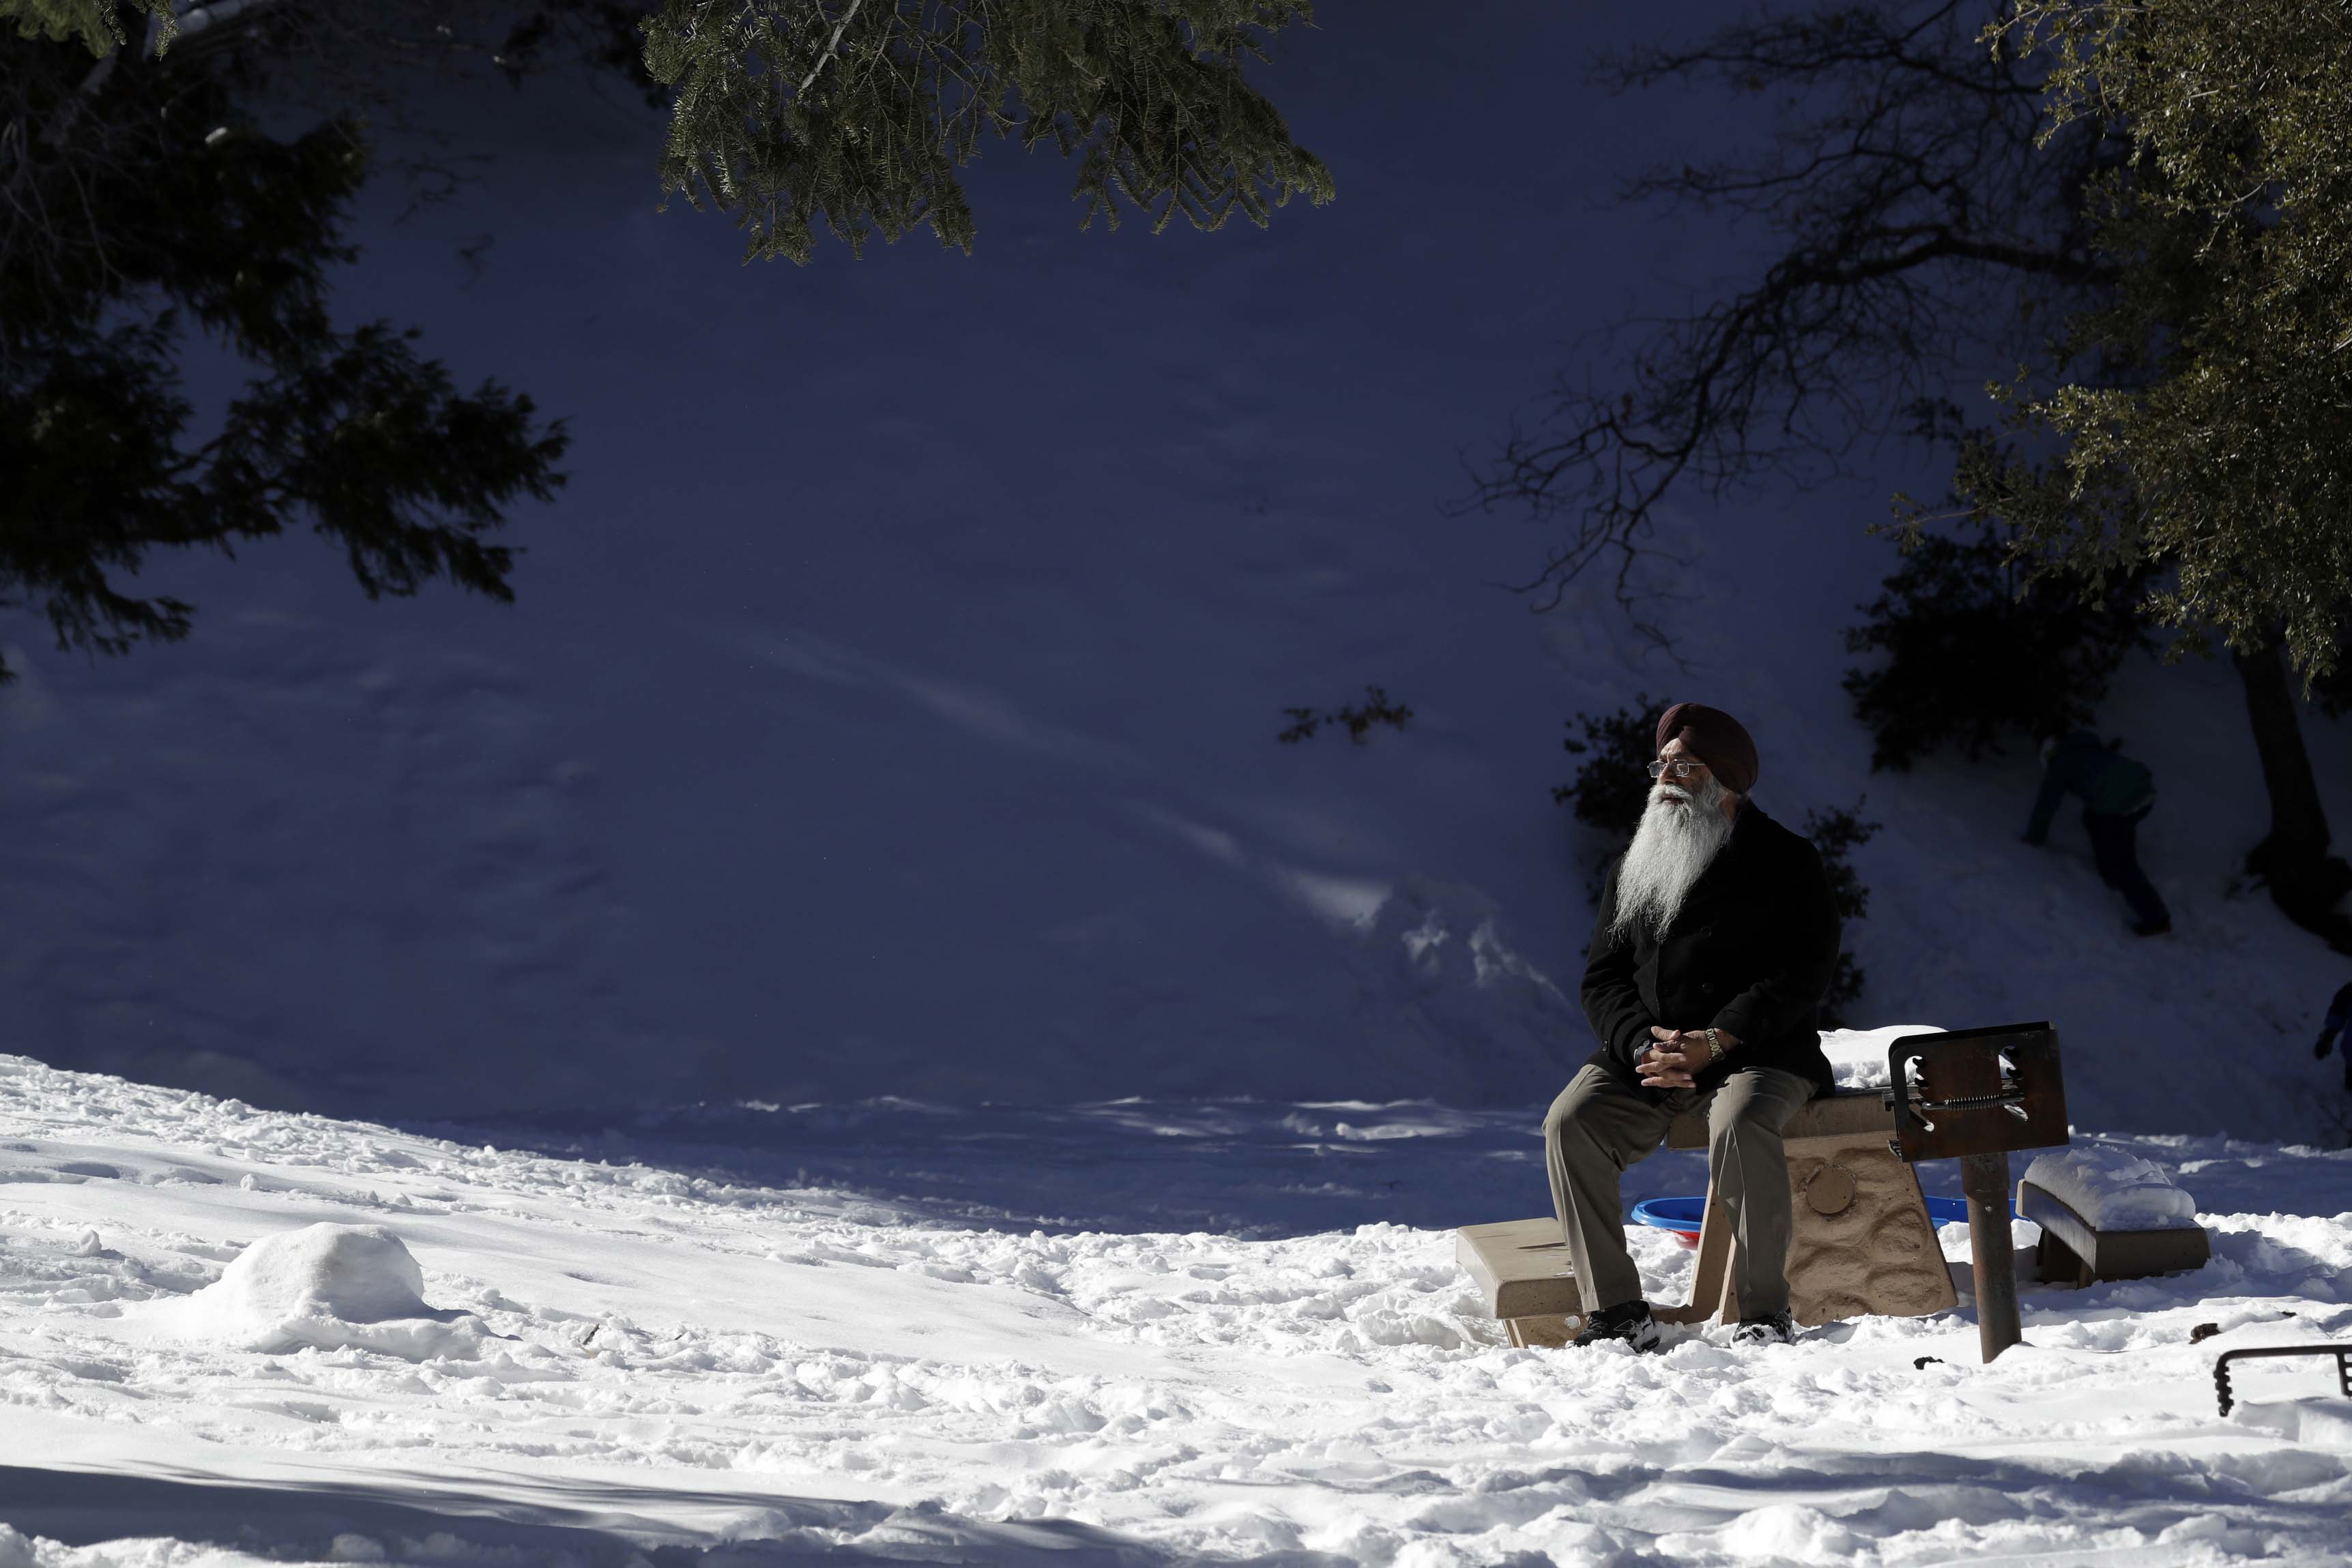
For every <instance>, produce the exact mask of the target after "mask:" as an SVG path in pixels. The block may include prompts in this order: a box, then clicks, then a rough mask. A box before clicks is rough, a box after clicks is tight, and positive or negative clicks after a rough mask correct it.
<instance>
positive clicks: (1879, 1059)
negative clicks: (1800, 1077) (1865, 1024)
mask: <svg viewBox="0 0 2352 1568" xmlns="http://www.w3.org/2000/svg"><path fill="white" fill-rule="evenodd" d="M1943 1032H1944V1031H1943V1030H1942V1029H1940V1028H1938V1027H1937V1026H1935V1025H1933V1024H1889V1025H1887V1026H1885V1027H1884V1028H1879V1029H1823V1030H1822V1055H1823V1056H1826V1057H1827V1058H1830V1070H1831V1071H1832V1072H1833V1073H1835V1074H1836V1075H1837V1086H1838V1087H1839V1088H1840V1089H1885V1087H1886V1081H1887V1080H1886V1050H1887V1047H1890V1046H1892V1045H1893V1044H1894V1043H1895V1041H1897V1040H1900V1039H1903V1038H1906V1037H1909V1036H1912V1035H1940V1034H1942V1033H1943Z"/></svg>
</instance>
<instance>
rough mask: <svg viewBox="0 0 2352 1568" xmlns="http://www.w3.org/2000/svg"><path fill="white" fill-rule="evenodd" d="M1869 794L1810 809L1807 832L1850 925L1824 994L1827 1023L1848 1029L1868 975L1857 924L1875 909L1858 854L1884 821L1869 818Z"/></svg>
mask: <svg viewBox="0 0 2352 1568" xmlns="http://www.w3.org/2000/svg"><path fill="white" fill-rule="evenodd" d="M1868 804H1869V801H1868V797H1867V796H1864V797H1862V798H1858V799H1856V800H1855V801H1854V803H1853V805H1850V806H1835V807H1832V808H1831V809H1830V810H1827V811H1822V810H1820V809H1818V808H1816V809H1814V810H1811V811H1808V812H1807V813H1805V827H1804V832H1805V837H1807V838H1810V839H1811V840H1812V841H1813V847H1814V848H1815V849H1818V850H1819V851H1821V856H1822V874H1823V875H1824V876H1826V877H1827V878H1828V879H1829V884H1830V904H1831V907H1832V908H1833V909H1835V910H1837V915H1838V919H1839V920H1840V921H1843V922H1844V923H1845V925H1846V927H1847V931H1846V938H1847V940H1846V941H1844V942H1841V943H1840V944H1839V947H1838V961H1837V968H1836V970H1835V971H1834V972H1832V974H1831V975H1830V987H1829V990H1828V992H1827V993H1826V994H1824V995H1823V996H1822V1028H1824V1029H1843V1028H1845V1027H1847V1026H1848V1023H1849V1014H1848V1011H1847V1010H1848V1009H1849V1008H1851V1007H1852V1006H1853V1005H1854V1004H1855V1003H1856V1002H1858V1001H1860V1000H1861V999H1862V988H1863V986H1864V983H1865V981H1866V979H1867V976H1865V975H1864V973H1863V968H1862V965H1861V963H1859V962H1857V961H1856V960H1855V958H1854V956H1853V947H1852V945H1851V938H1852V936H1853V929H1852V928H1853V923H1854V922H1855V921H1859V920H1861V919H1863V918H1864V916H1866V915H1868V914H1869V913H1870V889H1869V888H1868V887H1866V886H1865V885H1864V883H1863V880H1862V877H1861V874H1860V873H1858V872H1857V871H1855V870H1854V868H1853V852H1854V851H1855V850H1856V849H1859V848H1861V847H1863V846H1864V845H1865V844H1867V843H1869V842H1870V841H1871V840H1872V839H1873V838H1874V837H1877V836H1878V830H1879V828H1880V827H1881V826H1884V825H1883V824H1881V823H1876V822H1864V820H1863V818H1862V810H1863V807H1864V805H1868Z"/></svg>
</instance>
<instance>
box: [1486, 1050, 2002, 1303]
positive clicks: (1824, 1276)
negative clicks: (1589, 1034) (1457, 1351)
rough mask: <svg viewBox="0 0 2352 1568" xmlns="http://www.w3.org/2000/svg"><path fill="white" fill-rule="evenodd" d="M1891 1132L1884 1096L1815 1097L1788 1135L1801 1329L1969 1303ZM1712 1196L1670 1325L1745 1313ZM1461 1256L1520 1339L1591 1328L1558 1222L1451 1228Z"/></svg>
mask: <svg viewBox="0 0 2352 1568" xmlns="http://www.w3.org/2000/svg"><path fill="white" fill-rule="evenodd" d="M1894 1132H1895V1114H1894V1112H1893V1111H1891V1110H1888V1109H1887V1108H1886V1105H1885V1101H1884V1100H1882V1099H1881V1098H1880V1091H1879V1090H1877V1089H1843V1090H1840V1091H1838V1092H1837V1093H1834V1094H1829V1095H1823V1096H1822V1097H1820V1098H1818V1099H1815V1100H1810V1101H1808V1102H1807V1103H1806V1104H1805V1105H1803V1106H1801V1107H1800V1108H1799V1109H1798V1110H1797V1113H1796V1114H1795V1115H1794V1116H1792V1117H1790V1119H1789V1124H1788V1126H1787V1127H1785V1128H1783V1129H1782V1130H1781V1134H1780V1136H1781V1139H1782V1141H1783V1142H1785V1143H1786V1144H1787V1146H1788V1162H1789V1187H1790V1194H1791V1196H1792V1198H1793V1200H1794V1205H1795V1210H1796V1223H1795V1224H1794V1226H1792V1227H1791V1229H1790V1238H1789V1259H1788V1268H1789V1292H1790V1300H1789V1308H1790V1315H1791V1316H1793V1317H1794V1318H1795V1319H1796V1320H1797V1321H1799V1322H1801V1323H1803V1324H1806V1325H1807V1326H1809V1327H1810V1326H1815V1325H1818V1324H1822V1323H1827V1322H1832V1321H1837V1320H1839V1319H1842V1318H1853V1317H1861V1316H1864V1315H1865V1314H1869V1313H1884V1314H1887V1315H1891V1316H1897V1317H1918V1316H1921V1315H1924V1314H1926V1313H1928V1312H1939V1311H1943V1310H1947V1309H1948V1308H1951V1307H1954V1306H1957V1305H1958V1301H1959V1298H1958V1295H1957V1294H1956V1293H1955V1292H1954V1290H1953V1289H1952V1277H1951V1273H1950V1271H1949V1270H1948V1269H1947V1268H1945V1267H1944V1254H1943V1249H1942V1248H1941V1247H1938V1246H1937V1241H1936V1227H1935V1225H1934V1222H1932V1221H1931V1220H1930V1219H1929V1218H1928V1217H1927V1199H1926V1197H1925V1196H1924V1195H1922V1194H1921V1193H1920V1191H1919V1179H1918V1177H1917V1176H1916V1175H1915V1174H1914V1173H1913V1172H1912V1169H1911V1167H1910V1166H1909V1165H1907V1164H1906V1163H1904V1162H1903V1161H1902V1160H1900V1159H1898V1158H1896V1157H1895V1154H1894V1153H1893V1152H1890V1151H1889V1150H1888V1148H1887V1140H1888V1139H1889V1138H1891V1137H1893V1136H1894ZM1666 1145H1667V1147H1669V1148H1673V1149H1704V1148H1706V1121H1704V1120H1703V1119H1701V1118H1699V1117H1697V1116H1694V1115H1685V1116H1681V1117H1677V1118H1676V1119H1675V1122H1674V1124H1673V1126H1672V1127H1670V1128H1669V1129H1668V1130H1667V1133H1666ZM1706 1196H1707V1201H1706V1213H1705V1216H1704V1217H1703V1218H1702V1219H1701V1221H1700V1223H1699V1240H1698V1267H1697V1272H1696V1277H1695V1279H1694V1281H1693V1289H1692V1291H1691V1300H1690V1302H1689V1304H1688V1305H1686V1306H1681V1307H1662V1306H1657V1305H1655V1304H1653V1310H1654V1311H1655V1312H1656V1314H1657V1316H1658V1319H1659V1321H1662V1322H1669V1323H1696V1322H1702V1321H1706V1320H1707V1319H1709V1318H1719V1319H1720V1320H1722V1321H1727V1322H1729V1321H1738V1316H1739V1308H1738V1300H1737V1298H1736V1295H1735V1292H1734V1290H1733V1289H1732V1277H1733V1270H1732V1268H1731V1250H1732V1247H1733V1245H1734V1244H1733V1240H1732V1236H1731V1227H1730V1225H1729V1223H1728V1221H1727V1219H1726V1218H1725V1216H1724V1215H1723V1212H1722V1208H1721V1205H1718V1204H1717V1201H1716V1196H1715V1191H1714V1187H1713V1184H1712V1183H1710V1184H1709V1186H1708V1190H1707V1195H1706ZM1454 1257H1455V1258H1456V1259H1457V1260H1458V1261H1459V1262H1460V1263H1461V1265H1462V1268H1463V1270H1464V1272H1465V1273H1467V1274H1468V1275H1469V1276H1470V1279H1471V1280H1472V1282H1473V1283H1474V1284H1475V1285H1476V1286H1477V1287H1478V1289H1479V1292H1480V1295H1481V1297H1482V1299H1483V1300H1485V1302H1486V1310H1488V1311H1490V1312H1492V1313H1494V1315H1495V1316H1496V1317H1497V1318H1499V1319H1501V1320H1502V1321H1503V1324H1504V1327H1505V1328H1506V1329H1507V1330H1508V1331H1509V1333H1510V1336H1511V1342H1512V1343H1513V1344H1515V1345H1556V1344H1565V1343H1567V1342H1568V1340H1569V1338H1570V1336H1571V1335H1572V1334H1574V1332H1575V1331H1576V1330H1577V1329H1578V1328H1579V1327H1580V1326H1581V1320H1580V1313H1581V1312H1582V1310H1583V1307H1582V1303H1581V1301H1580V1299H1579V1298H1578V1295H1577V1291H1576V1278H1575V1272H1574V1270H1573V1269H1572V1268H1570V1266H1569V1261H1568V1246H1567V1243H1566V1242H1565V1241H1564V1240H1562V1238H1561V1237H1560V1232H1559V1221H1558V1220H1557V1219H1555V1218H1554V1217H1553V1216H1551V1215H1544V1216H1543V1217H1541V1218H1540V1219H1521V1220H1506V1221H1503V1222H1501V1223H1499V1224H1495V1225H1473V1226H1463V1227H1462V1228H1461V1229H1460V1230H1458V1231H1456V1232H1454Z"/></svg>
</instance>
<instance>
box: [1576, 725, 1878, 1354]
mask: <svg viewBox="0 0 2352 1568" xmlns="http://www.w3.org/2000/svg"><path fill="white" fill-rule="evenodd" d="M1657 758H1658V760H1657V761H1656V762H1654V763H1651V764H1650V776H1651V777H1652V778H1654V779H1655V780H1656V781H1657V784H1656V785H1655V787H1654V789H1653V790H1652V791H1651V794H1650V800H1649V805H1648V807H1647V809H1645V810H1644V811H1643V815H1642V823H1641V826H1640V827H1639V828H1638V829H1637V830H1636V831H1635V833H1634V835H1633V844H1632V846H1631V847H1628V848H1627V849H1626V851H1625V853H1624V855H1623V856H1622V858H1620V859H1619V860H1618V862H1617V864H1616V865H1615V866H1614V867H1613V868H1612V869H1611V871H1610V873H1609V880H1608V883H1607V885H1606V887H1605V888H1604V889H1602V892H1601V924H1600V929H1599V930H1597V931H1595V932H1594V933H1593V937H1592V946H1591V952H1590V954H1589V956H1588V959H1587V962H1586V964H1585V970H1584V1014H1585V1016H1586V1017H1587V1018H1589V1019H1591V1023H1592V1028H1593V1032H1594V1033H1595V1034H1597V1035H1599V1036H1600V1037H1601V1048H1600V1049H1599V1050H1598V1051H1596V1052H1594V1053H1593V1056H1592V1059H1591V1061H1590V1062H1589V1063H1587V1064H1586V1065H1585V1067H1584V1068H1582V1069H1581V1070H1580V1071H1579V1072H1578V1073H1577V1075H1576V1077H1575V1078H1574V1079H1571V1080H1570V1083H1569V1086H1568V1088H1567V1089H1564V1090H1562V1091H1561V1093H1560V1096H1559V1099H1558V1100H1555V1101H1553V1102H1552V1108H1551V1111H1550V1113H1549V1115H1548V1116H1546V1117H1545V1119H1544V1151H1545V1156H1546V1161H1547V1163H1548V1164H1549V1168H1550V1173H1551V1194H1552V1206H1553V1207H1554V1209H1555V1210H1556V1211H1557V1212H1558V1213H1559V1224H1560V1229H1561V1230H1562V1232H1563V1233H1565V1237H1566V1240H1567V1243H1568V1247H1569V1252H1570V1257H1571V1258H1573V1260H1574V1262H1575V1265H1576V1279H1577V1286H1578V1289H1579V1290H1580V1292H1581V1294H1582V1296H1583V1302H1584V1313H1585V1327H1584V1331H1583V1332H1582V1333H1580V1335H1578V1336H1577V1340H1576V1342H1577V1343H1578V1344H1580V1345H1588V1344H1594V1343H1598V1342H1601V1341H1603V1340H1622V1341H1624V1342H1626V1343H1628V1344H1630V1345H1632V1346H1633V1348H1634V1349H1636V1350H1654V1349H1656V1348H1657V1346H1658V1342H1659V1330H1658V1324H1657V1322H1656V1321H1655V1320H1654V1318H1652V1317H1651V1315H1650V1305H1649V1303H1648V1302H1647V1301H1644V1300H1643V1299H1642V1280H1641V1276H1640V1274H1639V1273H1638V1272H1637V1271H1636V1270H1635V1269H1634V1268H1633V1258H1631V1257H1630V1256H1629V1255H1628V1254H1627V1252H1626V1250H1625V1230H1624V1215H1623V1198H1622V1194H1621V1192H1620V1190H1619V1187H1618V1178H1619V1176H1620V1175H1621V1174H1622V1173H1623V1172H1624V1169H1625V1167H1626V1166H1627V1165H1629V1164H1631V1163H1633V1162H1634V1161H1636V1160H1641V1159H1645V1158H1647V1157H1648V1155H1649V1153H1650V1152H1651V1151H1652V1150H1654V1149H1655V1148H1656V1147H1657V1146H1658V1144H1659V1142H1661V1141H1662V1140H1663V1139H1664V1137H1665V1134H1666V1128H1667V1125H1668V1123H1670V1122H1672V1121H1674V1119H1675V1117H1676V1116H1678V1115H1680V1114H1681V1113H1682V1112H1683V1111H1685V1110H1694V1109H1696V1110H1699V1111H1700V1112H1702V1113H1703V1114H1704V1115H1705V1116H1706V1124H1707V1164H1708V1168H1709V1169H1710V1171H1712V1173H1713V1174H1714V1179H1715V1191H1716V1194H1717V1198H1718V1199H1719V1200H1720V1202H1721V1203H1722V1204H1723V1205H1724V1209H1725V1212H1726V1215H1727V1217H1728V1218H1729V1219H1730V1221H1731V1223H1732V1226H1733V1235H1734V1236H1735V1237H1737V1239H1738V1259H1739V1260H1738V1271H1737V1273H1736V1275H1735V1277H1734V1281H1733V1282H1734V1285H1735V1287H1736V1289H1738V1293H1739V1308H1740V1313H1741V1317H1740V1321H1739V1325H1738V1328H1737V1329H1736V1330H1734V1331H1733V1333H1732V1339H1733V1342H1735V1343H1740V1344H1772V1343H1786V1342H1788V1341H1790V1339H1792V1338H1794V1337H1795V1328H1794V1326H1793V1324H1792V1323H1791V1322H1790V1318H1789V1280H1788V1275H1787V1268H1786V1266H1787V1260H1788V1251H1789V1226H1790V1201H1789V1177H1788V1171H1787V1167H1786V1165H1785V1164H1784V1163H1783V1160H1784V1157H1783V1155H1782V1153H1781V1146H1780V1129H1781V1128H1782V1127H1783V1126H1785V1125H1786V1124H1787V1123H1788V1120H1789V1118H1790V1115H1792V1114H1793V1113H1794V1112H1795V1111H1796V1110H1797V1108H1798V1107H1799V1106H1800V1105H1802V1104H1803V1103H1804V1102H1805V1101H1806V1100H1809V1099H1811V1097H1812V1096H1813V1095H1815V1094H1818V1093H1825V1092H1827V1091H1828V1089H1830V1087H1831V1085H1832V1078H1831V1075H1830V1064H1829V1060H1828V1058H1825V1057H1823V1056H1822V1047H1821V1039H1820V1036H1819V1034H1818V1029H1819V1026H1820V1013H1821V1005H1822V995H1823V994H1824V993H1825V992H1826V991H1827V990H1828V988H1829V983H1830V976H1831V974H1832V972H1833V971H1834V970H1835V968H1836V967H1837V954H1838V917H1837V910H1836V909H1835V907H1834V906H1833V905H1832V902H1831V900H1830V889H1829V883H1828V880H1827V879H1826V878H1825V877H1824V876H1823V875H1822V859H1821V856H1820V854H1819V853H1818V852H1817V851H1816V850H1815V849H1814V848H1813V847H1812V845H1811V843H1809V842H1808V841H1807V840H1806V839H1804V838H1803V837H1801V836H1799V835H1797V834H1795V833H1791V832H1790V830H1789V829H1787V828H1785V827H1783V826H1780V824H1779V823H1777V822H1775V821H1773V820H1772V819H1771V818H1770V817H1769V816H1765V815H1764V813H1763V812H1762V811H1761V810H1759V809H1758V807H1757V805H1755V803H1754V802H1753V801H1751V800H1749V799H1748V791H1749V790H1750V789H1752V788H1754V787H1755V784H1756V773H1757V761H1756V742H1754V741H1753V740H1751V739H1749V737H1748V731H1746V730H1745V729H1743V728H1741V727H1740V724H1739V722H1738V721H1737V720H1735V719H1733V718H1732V717H1731V716H1730V715H1729V714H1727V713H1725V712H1722V711H1720V710H1717V709H1713V708H1707V707H1704V706H1702V705H1700V704H1698V703H1696V702H1678V703H1676V704H1675V705H1674V706H1673V707H1672V708H1669V709H1667V710H1666V711H1665V714H1664V717H1662V718H1661V719H1660V720H1659V721H1658V738H1657Z"/></svg>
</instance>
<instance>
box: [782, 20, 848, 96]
mask: <svg viewBox="0 0 2352 1568" xmlns="http://www.w3.org/2000/svg"><path fill="white" fill-rule="evenodd" d="M865 4H866V0H849V9H848V10H846V11H844V12H843V13H842V14H841V20H840V21H838V22H835V24H834V25H833V37H830V38H828V39H826V40H825V45H824V53H823V54H821V55H819V56H817V58H816V64H814V65H813V66H811V67H809V69H808V75H806V76H804V77H803V78H801V85H800V90H799V91H798V92H796V93H795V94H794V95H793V96H794V97H803V96H805V95H806V94H807V92H808V89H809V88H810V86H811V85H812V84H813V83H814V82H815V80H816V79H817V73H818V72H819V71H822V70H823V69H824V68H825V67H826V66H828V65H831V64H832V63H833V60H834V57H835V56H836V55H838V54H839V53H840V52H841V35H842V34H844V33H845V32H847V31H848V30H849V24H850V23H851V22H852V21H854V20H856V16H857V8H858V7H859V6H860V5H865Z"/></svg>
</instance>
